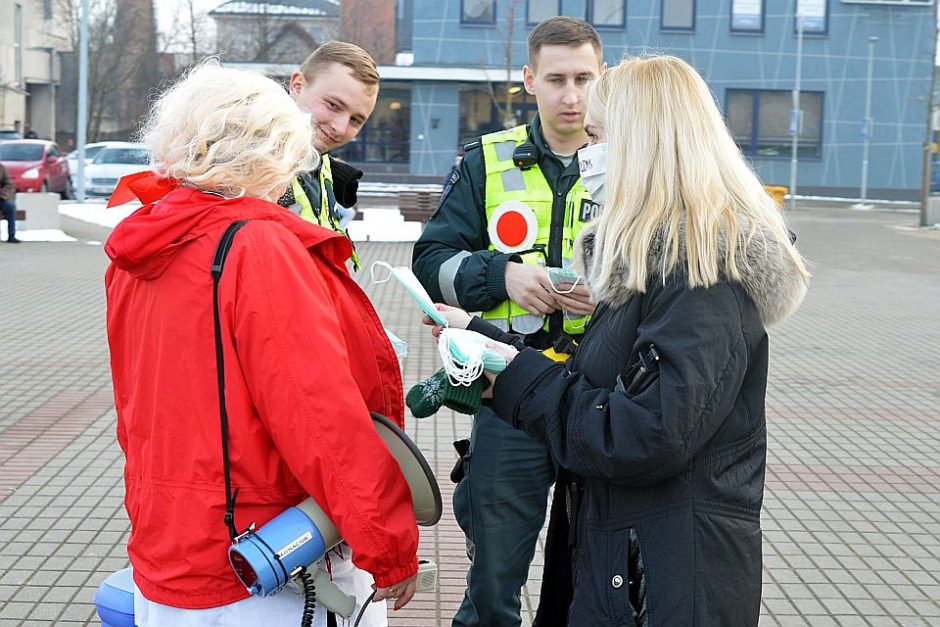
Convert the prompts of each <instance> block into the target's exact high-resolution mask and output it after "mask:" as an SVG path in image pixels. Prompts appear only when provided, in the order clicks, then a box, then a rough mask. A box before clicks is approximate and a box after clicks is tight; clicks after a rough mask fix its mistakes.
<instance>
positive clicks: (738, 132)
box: [258, 0, 936, 200]
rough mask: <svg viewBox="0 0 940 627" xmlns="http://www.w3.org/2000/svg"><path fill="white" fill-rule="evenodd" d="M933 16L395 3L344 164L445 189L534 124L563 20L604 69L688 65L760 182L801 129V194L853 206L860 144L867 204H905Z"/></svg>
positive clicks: (606, 2)
mask: <svg viewBox="0 0 940 627" xmlns="http://www.w3.org/2000/svg"><path fill="white" fill-rule="evenodd" d="M934 11H935V8H934V6H933V0H399V1H398V2H397V3H396V21H395V24H396V35H395V40H396V42H397V44H396V46H397V52H398V54H397V56H396V63H395V64H392V65H382V66H380V68H379V70H380V73H381V75H382V88H381V92H380V97H379V102H378V104H377V106H376V112H375V114H374V115H373V117H372V119H370V121H369V123H368V124H367V125H366V127H365V128H364V129H363V131H362V133H361V134H360V136H359V137H358V138H357V139H356V141H354V142H353V143H352V144H350V145H349V146H347V147H346V148H345V149H344V150H343V151H342V153H343V156H345V157H346V158H347V159H350V160H351V161H354V162H356V163H357V164H359V165H360V167H363V168H364V169H365V170H366V171H367V173H369V174H371V175H373V176H376V175H378V176H380V177H382V176H384V177H385V178H386V179H388V180H395V178H396V177H400V178H407V179H411V180H416V181H437V180H440V179H442V178H443V177H444V176H445V175H446V173H447V172H448V171H449V169H450V167H451V165H452V164H453V163H454V158H455V156H456V155H457V153H458V150H459V148H460V146H461V144H462V142H464V141H467V140H470V139H472V138H474V137H475V136H478V135H480V134H482V133H486V132H490V131H493V130H498V129H500V128H504V127H505V126H506V125H509V124H512V123H515V122H525V121H528V120H530V119H531V117H532V116H533V115H534V114H535V112H536V106H535V102H534V100H533V99H532V98H531V97H530V96H527V95H526V94H525V91H524V90H522V89H521V71H520V68H521V67H522V65H523V64H524V63H525V62H526V55H527V52H526V38H527V36H528V34H529V32H530V31H531V30H532V28H533V27H534V26H535V24H537V23H538V22H539V21H540V20H543V19H545V18H548V17H551V16H553V15H568V16H572V17H578V18H581V19H586V20H587V21H588V22H590V23H592V24H593V25H594V26H595V27H596V28H597V30H598V32H599V33H600V35H601V37H602V39H603V41H604V46H605V51H604V58H605V60H606V61H607V63H608V64H611V65H613V64H616V63H617V62H618V61H619V60H620V59H621V58H623V57H624V56H625V55H643V54H655V53H662V54H672V55H676V56H679V57H681V58H683V59H685V60H686V61H688V62H689V63H691V64H692V65H693V66H694V67H695V68H696V69H697V70H698V71H699V72H700V73H701V74H702V75H703V76H704V78H705V80H706V81H707V82H708V84H709V85H710V87H711V89H712V91H713V92H714V94H715V97H716V100H717V102H718V104H719V107H720V108H721V110H722V111H723V113H724V114H725V118H726V120H727V122H728V125H729V127H730V128H731V130H732V133H733V134H734V136H735V138H736V140H737V142H738V144H739V146H740V147H741V149H742V151H743V152H744V153H745V154H746V155H747V157H748V159H749V160H750V161H751V163H752V164H753V166H754V168H755V169H756V171H757V172H758V174H759V175H760V177H761V178H762V179H763V180H764V182H765V183H767V184H772V185H785V186H789V184H790V172H791V154H792V146H793V136H792V134H791V129H796V128H798V129H799V135H798V142H797V157H798V159H797V192H798V193H800V194H819V195H825V196H837V197H850V198H857V197H859V194H860V186H861V182H862V160H863V152H864V150H865V144H866V134H867V143H868V150H869V169H868V197H869V198H879V199H907V200H914V199H917V198H918V197H919V193H920V191H919V190H920V187H921V161H922V155H923V150H924V145H925V141H926V137H927V124H928V110H929V107H930V103H929V94H930V87H931V72H932V71H933V67H934V54H935V53H934V37H935V27H936V20H935V17H934ZM798 12H799V14H800V15H801V16H802V19H801V21H800V23H801V24H802V33H800V30H801V29H800V28H799V27H798V26H799V24H798V21H797V19H796V16H797V13H798ZM801 43H802V45H801ZM869 59H870V61H871V62H870V64H869ZM798 65H799V66H800V73H799V77H800V89H801V95H800V107H799V110H800V114H799V115H798V116H795V115H793V114H792V113H791V112H792V111H793V109H794V107H793V90H794V87H795V86H796V82H797V66H798ZM869 65H870V67H871V74H870V79H869ZM258 69H260V70H262V71H266V72H268V73H271V74H281V75H283V74H285V73H289V70H290V68H287V67H283V68H276V67H272V66H268V67H260V66H259V67H258ZM869 94H871V96H870V99H871V101H870V113H871V114H870V116H868V119H867V121H866V99H867V98H868V95H869Z"/></svg>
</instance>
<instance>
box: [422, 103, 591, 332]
mask: <svg viewBox="0 0 940 627" xmlns="http://www.w3.org/2000/svg"><path fill="white" fill-rule="evenodd" d="M529 141H530V142H531V143H533V144H534V145H535V147H536V148H537V150H538V155H539V156H538V164H539V168H540V169H541V170H542V173H543V174H544V176H545V178H546V180H547V181H548V183H549V185H550V186H551V187H552V189H554V190H555V198H554V202H553V205H552V234H551V238H550V241H549V246H548V255H547V260H546V261H547V263H548V265H550V266H558V267H560V266H561V247H562V226H563V223H564V214H565V198H566V196H567V194H568V191H569V190H570V189H571V187H572V186H573V185H574V184H575V183H576V182H577V180H578V178H580V174H579V172H578V162H577V159H572V161H571V163H570V164H569V165H568V167H564V166H563V165H562V163H561V161H559V160H558V158H557V157H555V156H554V155H553V154H552V153H551V150H550V149H549V148H548V146H547V145H546V144H545V140H544V139H543V138H542V132H541V123H540V121H539V119H538V117H537V116H536V118H535V119H534V120H533V121H532V123H531V124H530V125H529ZM464 148H465V150H466V155H465V156H464V158H463V161H462V162H461V164H460V166H459V167H458V168H457V170H455V171H454V174H453V175H452V176H451V178H450V180H449V181H448V185H447V187H445V192H444V194H443V195H442V197H441V204H440V206H439V207H438V209H437V211H436V212H435V214H434V215H433V216H432V217H431V219H430V221H428V224H427V227H426V228H425V230H424V233H422V235H421V238H420V239H419V240H418V242H417V243H416V244H415V248H414V256H413V258H412V268H413V269H414V272H415V274H416V275H417V276H418V279H419V280H420V281H421V283H422V284H423V285H424V287H425V288H426V289H427V290H428V293H429V294H430V295H431V299H432V300H434V301H435V302H446V303H447V304H449V305H453V306H456V307H461V308H462V309H465V310H467V311H486V310H489V309H492V308H493V307H495V306H496V305H498V304H499V303H500V302H502V301H504V300H506V298H508V297H507V295H506V263H507V262H508V261H509V260H510V259H512V258H513V255H511V254H506V253H501V252H499V251H497V250H487V247H488V246H489V238H488V236H487V232H486V226H487V224H486V203H485V201H484V190H485V189H486V174H485V168H484V164H483V151H482V150H481V149H480V142H479V141H475V142H472V143H470V144H467V145H466V146H465V147H464ZM462 253H470V254H469V255H466V256H464V257H463V258H459V257H458V258H457V259H455V260H454V261H455V262H457V261H459V263H460V266H459V269H458V270H457V273H456V277H455V279H454V286H453V287H454V290H453V291H454V293H455V294H456V296H457V302H451V301H450V300H448V299H446V298H445V295H444V293H443V292H442V290H441V283H440V279H439V275H440V269H441V266H442V265H444V264H445V263H446V262H447V261H448V260H451V259H452V258H454V257H455V255H461V254H462ZM561 322H562V316H561V313H560V312H556V313H555V314H554V315H553V316H552V321H551V323H550V328H551V329H552V332H553V333H552V334H553V335H555V334H556V333H558V332H560V329H561Z"/></svg>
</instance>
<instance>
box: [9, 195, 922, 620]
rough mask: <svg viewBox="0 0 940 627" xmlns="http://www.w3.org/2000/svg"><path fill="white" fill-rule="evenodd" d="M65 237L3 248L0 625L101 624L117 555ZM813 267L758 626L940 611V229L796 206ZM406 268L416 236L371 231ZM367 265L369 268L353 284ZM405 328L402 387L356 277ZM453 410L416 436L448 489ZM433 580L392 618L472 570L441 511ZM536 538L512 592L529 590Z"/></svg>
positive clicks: (452, 594) (778, 386)
mask: <svg viewBox="0 0 940 627" xmlns="http://www.w3.org/2000/svg"><path fill="white" fill-rule="evenodd" d="M67 223H68V227H67V230H69V232H70V233H72V234H74V235H76V236H77V237H79V238H81V239H80V241H79V242H77V243H68V244H61V243H59V244H23V245H21V246H18V247H14V246H8V245H5V244H0V267H2V268H3V270H4V272H3V286H2V292H0V294H2V295H0V320H2V321H3V323H2V324H0V399H2V402H0V625H4V626H6V625H10V626H13V625H53V624H55V625H88V624H95V620H94V619H95V616H94V609H93V606H92V604H91V599H92V595H93V592H94V589H95V587H96V586H97V585H98V583H99V582H100V581H101V580H102V579H103V578H104V577H105V576H106V575H107V574H108V573H110V572H111V571H113V570H116V569H118V568H121V567H123V566H125V565H126V563H127V558H126V552H125V550H124V541H125V537H126V533H127V529H128V522H127V518H126V516H125V514H124V510H123V508H122V505H121V498H122V487H121V456H120V453H119V450H118V448H117V445H116V443H115V441H114V435H113V431H114V412H113V408H112V406H111V402H110V401H111V399H110V381H109V374H108V363H107V346H106V340H105V335H104V325H103V316H104V299H103V291H102V280H101V277H102V273H103V271H104V268H105V265H106V262H105V258H104V255H103V252H102V249H101V247H100V245H95V244H89V240H101V239H103V238H104V237H105V235H106V233H103V232H102V231H101V229H98V228H96V227H91V226H88V225H80V224H77V223H74V222H71V221H67ZM791 224H792V226H793V227H794V230H796V231H797V232H798V233H799V235H800V245H801V247H802V249H803V251H804V253H805V254H806V255H807V256H808V257H809V258H810V259H811V260H812V261H813V272H814V275H815V276H814V281H813V286H812V289H811V292H810V296H809V298H808V299H807V302H806V304H805V305H804V306H803V308H802V310H801V311H800V313H799V314H798V315H797V316H796V317H794V318H793V319H792V320H790V321H788V322H787V323H785V324H784V325H781V326H780V327H778V328H776V329H774V330H773V331H772V334H771V335H772V362H771V364H772V365H771V370H772V372H771V382H770V389H769V391H768V400H767V404H768V417H769V425H770V426H769V429H770V453H769V455H770V463H769V468H768V474H767V494H766V499H765V508H764V514H763V526H764V530H765V542H764V549H765V569H764V601H763V607H762V620H761V624H762V625H767V626H770V625H788V626H789V625H814V626H815V625H876V626H881V625H940V497H938V493H940V233H938V232H936V231H932V232H931V231H917V230H916V229H913V228H912V227H913V225H914V224H916V216H915V215H912V214H904V213H877V212H865V213H862V212H853V211H849V210H845V209H821V208H816V209H809V208H806V209H802V210H800V211H798V212H797V213H796V214H794V215H793V216H792V218H791ZM360 249H361V251H362V254H363V256H364V257H365V259H366V260H367V261H368V260H372V259H384V260H386V261H389V262H390V263H393V264H407V263H408V262H409V259H410V246H409V245H403V244H378V243H365V244H363V245H361V248H360ZM365 276H366V275H364V276H363V280H365ZM367 290H368V291H369V293H370V294H371V295H372V297H373V299H374V302H375V303H376V305H377V307H378V309H379V311H380V313H381V315H382V319H383V321H384V322H385V323H386V325H387V326H388V327H389V328H391V329H392V330H394V331H395V332H396V333H398V334H399V335H400V336H401V337H403V338H404V339H405V340H407V341H408V342H409V345H410V355H409V357H408V359H407V362H406V369H405V380H406V384H410V383H413V382H415V381H417V380H418V379H419V378H421V377H422V376H425V375H427V374H429V373H430V372H432V371H433V370H435V369H436V368H437V367H438V365H437V355H436V353H435V352H434V350H433V346H432V344H431V343H430V341H429V339H428V337H427V336H426V334H425V333H424V331H423V330H422V327H421V325H420V324H419V323H418V321H417V317H416V316H415V315H414V310H413V309H412V307H411V306H410V304H409V302H408V301H407V299H406V297H405V295H404V292H403V291H402V290H401V289H400V288H398V287H396V286H394V285H383V286H367ZM469 428H470V423H469V420H468V419H467V418H466V417H464V416H459V415H455V414H453V413H450V412H445V413H442V414H439V415H438V416H437V417H436V418H431V419H426V420H423V421H412V422H411V423H410V432H411V434H412V435H413V436H414V437H415V438H416V440H417V442H418V444H419V445H420V446H421V447H422V449H423V450H424V451H425V452H426V454H427V455H428V457H429V458H430V460H431V463H432V464H433V465H434V467H435V469H436V470H437V472H438V475H439V476H440V477H441V479H442V488H443V491H444V499H445V503H447V504H449V501H450V494H451V491H452V486H451V485H450V484H449V483H447V480H446V476H447V472H448V471H449V469H450V466H451V464H452V462H453V459H454V457H453V453H452V449H451V445H450V443H451V441H452V440H453V439H455V438H456V437H459V436H462V435H464V434H466V433H468V432H469ZM422 553H423V554H424V555H427V556H430V557H433V558H434V559H435V560H436V561H437V562H438V564H440V567H441V586H440V590H439V591H438V592H437V593H436V594H425V595H422V596H419V597H417V598H416V600H415V601H413V602H412V604H411V605H409V606H408V607H407V608H405V610H403V611H402V612H399V613H397V614H396V615H395V616H394V617H393V620H392V624H393V625H396V626H398V627H405V626H409V627H421V626H425V625H427V626H432V625H444V624H449V617H450V615H451V614H452V613H453V611H454V609H455V608H456V606H457V605H458V603H459V600H460V597H461V594H462V584H463V576H464V573H465V568H466V557H465V556H464V545H463V537H462V534H461V533H460V531H459V529H458V528H457V525H456V523H455V522H454V520H453V516H452V514H451V513H450V510H449V508H446V513H445V517H444V519H443V521H442V522H441V523H440V525H438V526H437V527H435V528H433V529H428V530H424V532H423V533H422ZM540 561H541V552H540V553H539V556H538V558H537V560H536V564H535V565H534V566H533V569H532V576H531V579H530V583H529V585H528V586H527V589H526V590H524V608H525V610H526V616H525V619H526V621H525V622H526V623H528V621H529V620H530V617H531V611H532V609H533V608H534V607H535V605H536V604H537V598H536V595H537V592H538V587H539V577H540V574H539V573H540V565H541V563H540Z"/></svg>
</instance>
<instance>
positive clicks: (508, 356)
mask: <svg viewBox="0 0 940 627" xmlns="http://www.w3.org/2000/svg"><path fill="white" fill-rule="evenodd" d="M486 347H487V348H490V349H492V350H493V351H495V352H496V353H498V354H499V355H500V357H502V358H503V359H505V360H506V365H507V366H508V365H509V364H511V363H512V360H513V359H515V357H516V355H518V354H519V351H518V350H516V347H515V346H510V345H509V344H503V343H502V342H487V343H486ZM483 376H485V377H486V380H487V381H489V382H490V386H489V387H488V388H486V389H485V390H483V393H482V394H481V395H480V398H493V388H494V387H495V386H496V377H498V376H499V374H498V373H495V372H490V371H489V370H484V371H483Z"/></svg>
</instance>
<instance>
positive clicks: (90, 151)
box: [67, 142, 119, 189]
mask: <svg viewBox="0 0 940 627" xmlns="http://www.w3.org/2000/svg"><path fill="white" fill-rule="evenodd" d="M116 143H119V142H96V143H93V144H85V171H86V172H87V171H88V166H89V164H91V162H92V160H93V159H94V158H95V157H96V156H98V153H99V152H101V151H102V149H104V148H106V147H108V146H111V145H114V144H116ZM67 158H68V160H69V176H70V177H72V189H76V188H77V187H78V151H77V150H73V151H72V152H70V153H69V154H68V157H67ZM86 177H87V174H86Z"/></svg>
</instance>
